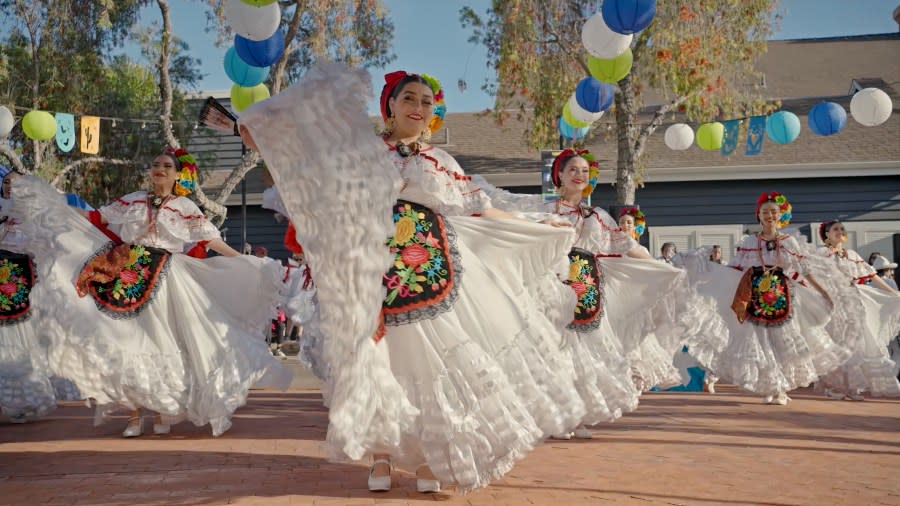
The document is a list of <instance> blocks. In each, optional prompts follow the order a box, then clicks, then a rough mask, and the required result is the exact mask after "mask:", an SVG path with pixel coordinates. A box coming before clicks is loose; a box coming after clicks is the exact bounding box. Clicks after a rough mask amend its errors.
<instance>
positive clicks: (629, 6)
mask: <svg viewBox="0 0 900 506" xmlns="http://www.w3.org/2000/svg"><path fill="white" fill-rule="evenodd" d="M600 12H601V13H602V14H603V21H605V22H606V26H608V27H609V29H610V30H612V31H614V32H616V33H621V34H622V35H631V34H633V33H637V32H639V31H641V30H643V29H644V28H647V25H649V24H650V22H651V21H653V16H655V15H656V0H604V1H603V7H602V8H601V11H600Z"/></svg>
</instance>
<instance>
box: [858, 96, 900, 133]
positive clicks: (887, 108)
mask: <svg viewBox="0 0 900 506" xmlns="http://www.w3.org/2000/svg"><path fill="white" fill-rule="evenodd" d="M893 109H894V104H893V103H891V97H889V96H888V94H887V93H885V92H883V91H881V90H879V89H878V88H865V89H863V90H859V91H858V92H856V94H855V95H853V98H852V99H850V114H852V115H853V119H855V120H856V121H857V123H859V124H861V125H865V126H877V125H880V124H882V123H884V122H885V121H887V120H888V118H890V117H891V112H892V111H893Z"/></svg>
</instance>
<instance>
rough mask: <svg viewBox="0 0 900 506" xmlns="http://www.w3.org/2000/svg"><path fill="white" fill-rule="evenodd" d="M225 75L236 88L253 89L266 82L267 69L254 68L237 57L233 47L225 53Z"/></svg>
mask: <svg viewBox="0 0 900 506" xmlns="http://www.w3.org/2000/svg"><path fill="white" fill-rule="evenodd" d="M225 74H226V75H227V76H228V79H231V81H232V82H233V83H235V84H237V85H238V86H244V87H253V86H256V85H257V84H259V83H261V82H263V81H265V80H266V77H268V76H269V67H254V66H252V65H248V64H247V62H245V61H244V60H242V59H241V57H240V56H238V54H237V51H235V49H234V48H233V47H230V48H228V51H227V52H226V53H225Z"/></svg>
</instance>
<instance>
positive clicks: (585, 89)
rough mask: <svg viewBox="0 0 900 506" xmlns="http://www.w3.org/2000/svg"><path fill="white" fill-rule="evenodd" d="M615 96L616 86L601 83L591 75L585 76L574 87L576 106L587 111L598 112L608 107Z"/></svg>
mask: <svg viewBox="0 0 900 506" xmlns="http://www.w3.org/2000/svg"><path fill="white" fill-rule="evenodd" d="M615 96H616V87H615V86H613V85H611V84H606V83H602V82H600V81H598V80H596V79H594V78H593V77H590V76H588V77H585V78H584V79H582V80H581V82H580V83H578V87H577V88H575V100H576V101H577V102H578V106H579V107H581V108H582V109H584V110H585V111H588V112H593V113H598V112H601V111H605V110H607V109H609V107H610V106H611V105H612V103H613V98H615Z"/></svg>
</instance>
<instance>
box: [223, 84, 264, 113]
mask: <svg viewBox="0 0 900 506" xmlns="http://www.w3.org/2000/svg"><path fill="white" fill-rule="evenodd" d="M267 98H269V88H266V85H265V84H257V85H256V86H251V87H249V88H245V87H243V86H238V85H236V84H235V85H232V87H231V108H232V109H234V110H235V111H237V112H241V111H243V110H244V109H246V108H248V107H250V106H251V105H253V104H255V103H257V102H259V101H261V100H265V99H267Z"/></svg>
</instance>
